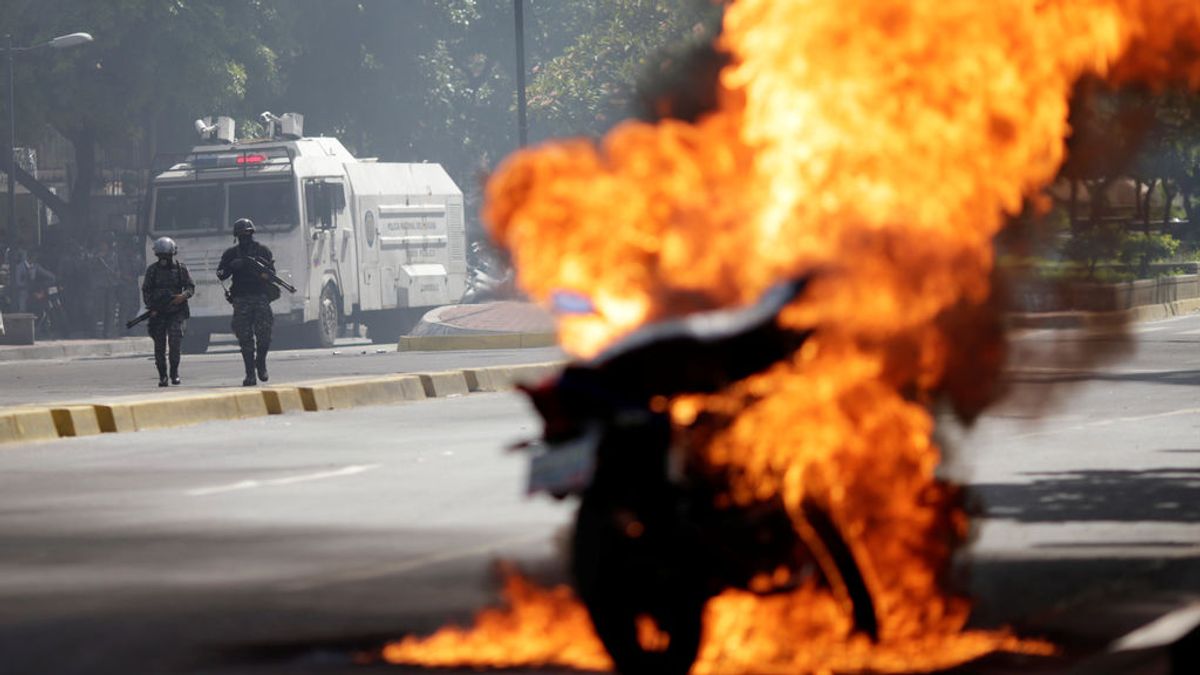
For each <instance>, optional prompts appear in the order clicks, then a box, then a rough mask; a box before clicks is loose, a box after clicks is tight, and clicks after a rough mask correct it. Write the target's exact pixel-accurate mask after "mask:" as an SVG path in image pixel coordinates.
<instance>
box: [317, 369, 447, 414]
mask: <svg viewBox="0 0 1200 675" xmlns="http://www.w3.org/2000/svg"><path fill="white" fill-rule="evenodd" d="M296 389H297V390H298V391H299V393H300V399H301V401H302V402H303V405H304V409H305V410H307V411H309V412H316V411H319V410H345V409H347V408H356V407H359V406H365V405H383V404H387V403H401V402H404V401H420V400H422V399H424V398H426V396H425V388H424V387H423V386H422V385H421V378H420V377H419V376H417V375H385V376H382V377H362V378H349V379H343V380H332V381H326V382H313V383H311V384H301V385H297V387H296Z"/></svg>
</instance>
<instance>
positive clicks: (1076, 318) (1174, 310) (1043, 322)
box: [1008, 298, 1200, 328]
mask: <svg viewBox="0 0 1200 675" xmlns="http://www.w3.org/2000/svg"><path fill="white" fill-rule="evenodd" d="M1198 311H1200V298H1189V299H1187V300H1176V301H1174V302H1164V303H1162V304H1158V305H1139V306H1137V307H1131V308H1129V309H1123V310H1117V311H1113V312H1037V313H1030V314H1009V315H1008V318H1009V325H1010V326H1011V327H1013V328H1104V327H1108V326H1120V325H1123V324H1127V323H1138V322H1141V321H1161V320H1163V319H1169V318H1171V317H1174V316H1183V315H1185V314H1193V313H1195V312H1198Z"/></svg>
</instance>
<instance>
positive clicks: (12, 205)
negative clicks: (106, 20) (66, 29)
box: [4, 33, 92, 243]
mask: <svg viewBox="0 0 1200 675" xmlns="http://www.w3.org/2000/svg"><path fill="white" fill-rule="evenodd" d="M4 40H5V50H4V51H5V55H6V56H7V57H8V58H7V60H8V161H9V167H8V171H7V173H8V231H9V232H11V233H13V234H16V231H17V180H16V177H17V105H16V103H17V101H16V94H14V93H13V89H14V86H13V55H14V54H15V53H17V52H29V51H33V50H35V49H41V48H42V47H50V48H53V49H66V48H67V47H74V46H76V45H82V44H87V43H88V42H91V41H92V36H91V35H89V34H87V33H69V34H67V35H60V36H58V37H56V38H54V39H53V40H48V41H46V42H43V43H41V44H36V45H33V46H31V47H13V40H12V35H5V36H4ZM38 239H39V240H40V239H41V234H40V232H39V235H38ZM39 243H40V241H39Z"/></svg>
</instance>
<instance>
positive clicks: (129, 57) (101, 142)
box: [0, 0, 277, 236]
mask: <svg viewBox="0 0 1200 675" xmlns="http://www.w3.org/2000/svg"><path fill="white" fill-rule="evenodd" d="M0 15H3V16H4V17H5V18H6V19H8V21H7V23H8V30H11V31H12V34H13V36H14V39H15V40H19V41H20V42H23V43H26V44H32V43H38V42H41V41H44V40H46V39H48V38H51V37H53V36H55V35H59V34H63V33H68V32H74V31H80V30H83V31H87V32H90V33H92V34H93V36H94V37H95V39H96V40H95V42H94V43H92V44H90V45H86V46H84V47H80V48H76V49H73V50H68V51H64V52H62V53H55V52H52V51H45V52H39V53H32V54H28V55H23V58H19V59H18V62H17V64H16V68H17V74H16V80H17V88H18V91H19V94H20V95H19V96H18V111H17V115H18V119H19V120H20V122H21V125H20V129H21V136H22V137H23V138H26V139H27V138H31V137H33V136H34V135H35V134H36V132H37V130H38V129H39V127H40V125H41V124H48V125H50V126H51V127H53V128H54V129H55V130H57V131H58V132H59V133H60V134H62V135H63V136H64V137H66V138H67V139H68V140H70V141H71V144H72V146H73V147H74V160H75V162H74V172H73V177H72V181H71V184H70V186H69V194H68V196H67V198H66V199H63V198H61V197H57V196H54V195H51V194H49V192H48V190H46V189H45V186H42V185H40V184H38V183H37V182H36V181H34V180H33V178H32V177H31V176H28V175H27V174H25V175H20V172H18V177H19V179H20V180H21V183H22V184H23V185H25V186H26V187H28V188H29V189H30V190H32V191H34V192H35V193H37V194H38V195H39V196H40V197H41V198H42V199H43V201H44V202H45V203H46V204H47V206H49V207H50V208H51V209H52V210H53V211H54V212H55V213H56V214H57V215H58V216H59V217H60V218H61V219H62V220H63V221H64V222H65V223H67V224H68V226H69V227H71V228H72V229H73V230H74V231H75V232H76V234H77V235H80V236H83V235H85V234H86V232H85V229H86V227H87V216H88V213H89V206H90V197H91V194H92V192H93V190H94V188H95V175H96V151H97V149H98V148H105V149H112V150H114V151H115V150H119V149H124V148H128V147H130V146H131V145H133V144H135V143H137V144H140V145H141V146H142V147H143V148H145V149H146V154H147V155H148V156H152V155H153V154H154V153H155V152H156V151H157V149H158V148H159V147H160V146H161V144H162V140H163V136H164V134H162V133H160V129H161V128H162V126H161V123H162V122H163V121H165V120H174V119H177V118H178V117H179V116H181V115H183V116H185V118H186V119H194V118H195V117H199V116H201V115H202V114H207V113H209V112H210V111H219V110H222V109H226V108H227V107H230V106H235V105H236V104H237V103H238V102H239V101H242V100H243V99H244V98H245V96H246V92H247V89H248V87H250V86H251V85H252V84H254V85H257V86H259V87H260V88H266V87H267V86H268V83H269V82H271V81H272V80H274V79H275V77H276V68H275V58H274V54H273V52H272V49H271V47H270V46H269V43H268V42H266V41H265V40H264V38H265V37H269V36H271V35H272V34H273V25H274V21H275V18H276V16H277V14H276V11H275V7H274V3H272V2H268V1H267V0H169V1H164V0H105V1H104V2H95V1H92V0H4V1H2V2H0ZM167 136H169V134H167ZM0 155H3V153H0ZM145 159H146V160H148V159H149V157H147V158H145ZM5 164H7V162H5Z"/></svg>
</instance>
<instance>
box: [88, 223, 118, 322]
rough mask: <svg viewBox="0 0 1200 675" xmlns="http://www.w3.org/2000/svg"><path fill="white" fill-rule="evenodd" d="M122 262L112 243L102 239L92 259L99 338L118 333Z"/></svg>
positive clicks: (93, 289)
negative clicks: (118, 304) (118, 303)
mask: <svg viewBox="0 0 1200 675" xmlns="http://www.w3.org/2000/svg"><path fill="white" fill-rule="evenodd" d="M120 268H121V261H120V256H119V255H118V254H117V251H116V249H114V248H113V245H112V242H111V241H110V240H108V239H101V240H100V241H99V242H98V243H97V244H96V253H95V256H94V257H93V258H92V278H91V283H92V287H91V290H92V292H93V294H94V297H95V301H96V304H95V305H94V309H95V311H96V312H97V313H98V315H99V316H98V319H99V321H98V326H97V332H98V333H99V337H103V338H111V337H115V336H116V333H117V298H118V293H119V291H120V288H121V269H120Z"/></svg>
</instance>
